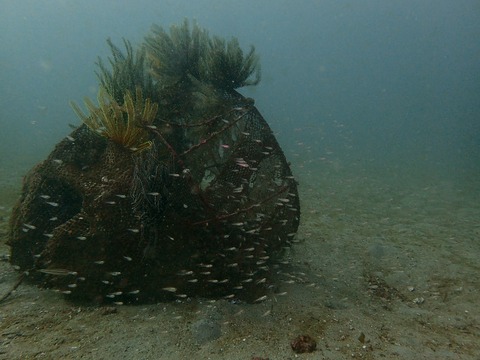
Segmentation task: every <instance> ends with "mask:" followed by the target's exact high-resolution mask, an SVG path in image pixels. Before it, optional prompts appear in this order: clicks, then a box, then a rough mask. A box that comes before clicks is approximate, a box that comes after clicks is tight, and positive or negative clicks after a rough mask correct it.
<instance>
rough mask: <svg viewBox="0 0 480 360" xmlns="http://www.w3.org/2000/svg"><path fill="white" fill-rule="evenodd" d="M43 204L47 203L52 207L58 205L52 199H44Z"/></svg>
mask: <svg viewBox="0 0 480 360" xmlns="http://www.w3.org/2000/svg"><path fill="white" fill-rule="evenodd" d="M45 204H48V205H50V206H53V207H57V206H58V203H56V202H53V201H45Z"/></svg>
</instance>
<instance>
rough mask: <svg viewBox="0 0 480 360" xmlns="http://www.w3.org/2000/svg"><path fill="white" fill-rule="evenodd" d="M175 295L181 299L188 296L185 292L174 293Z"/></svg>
mask: <svg viewBox="0 0 480 360" xmlns="http://www.w3.org/2000/svg"><path fill="white" fill-rule="evenodd" d="M175 296H176V297H178V298H181V299H185V298H187V297H188V295H187V294H176V295H175Z"/></svg>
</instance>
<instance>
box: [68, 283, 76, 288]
mask: <svg viewBox="0 0 480 360" xmlns="http://www.w3.org/2000/svg"><path fill="white" fill-rule="evenodd" d="M67 286H68V287H69V288H76V287H77V284H68V285H67Z"/></svg>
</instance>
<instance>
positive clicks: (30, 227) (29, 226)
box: [23, 224, 37, 230]
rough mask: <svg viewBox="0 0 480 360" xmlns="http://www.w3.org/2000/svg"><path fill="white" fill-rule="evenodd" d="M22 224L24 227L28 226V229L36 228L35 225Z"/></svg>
mask: <svg viewBox="0 0 480 360" xmlns="http://www.w3.org/2000/svg"><path fill="white" fill-rule="evenodd" d="M23 226H25V227H26V228H29V229H30V230H35V229H36V228H37V227H36V226H34V225H30V224H23Z"/></svg>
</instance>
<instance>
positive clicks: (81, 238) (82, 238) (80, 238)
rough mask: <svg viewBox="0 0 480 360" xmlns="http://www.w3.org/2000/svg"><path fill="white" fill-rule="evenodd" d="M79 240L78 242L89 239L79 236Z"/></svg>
mask: <svg viewBox="0 0 480 360" xmlns="http://www.w3.org/2000/svg"><path fill="white" fill-rule="evenodd" d="M77 239H78V240H87V238H86V237H85V236H77Z"/></svg>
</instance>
